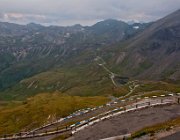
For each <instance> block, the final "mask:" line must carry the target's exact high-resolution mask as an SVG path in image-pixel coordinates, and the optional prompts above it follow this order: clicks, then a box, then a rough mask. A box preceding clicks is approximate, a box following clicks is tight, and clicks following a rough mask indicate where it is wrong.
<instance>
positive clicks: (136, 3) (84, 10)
mask: <svg viewBox="0 0 180 140" xmlns="http://www.w3.org/2000/svg"><path fill="white" fill-rule="evenodd" d="M179 5H180V0H149V1H148V0H13V1H12V0H1V2H0V20H1V21H9V22H17V23H28V22H37V23H41V24H47V25H48V24H56V25H72V24H75V23H80V24H84V25H89V24H93V23H95V22H97V21H99V20H103V19H108V18H115V19H120V20H125V21H128V20H139V21H146V22H148V21H153V20H157V19H158V18H161V17H163V16H165V15H167V14H169V13H171V12H173V11H175V10H177V9H179V8H180V7H179Z"/></svg>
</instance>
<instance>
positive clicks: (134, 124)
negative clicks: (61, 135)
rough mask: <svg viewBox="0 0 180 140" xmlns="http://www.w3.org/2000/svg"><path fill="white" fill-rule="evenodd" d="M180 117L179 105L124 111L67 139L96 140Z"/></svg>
mask: <svg viewBox="0 0 180 140" xmlns="http://www.w3.org/2000/svg"><path fill="white" fill-rule="evenodd" d="M176 117H180V105H170V106H159V107H153V108H147V109H143V110H139V111H135V112H130V113H125V114H122V115H119V116H116V117H113V118H110V119H109V120H104V121H102V122H99V123H97V124H95V125H94V126H90V127H88V128H86V129H84V130H82V131H79V132H77V133H76V134H75V135H74V136H73V137H71V138H69V140H98V139H103V138H108V137H113V136H118V135H123V134H128V133H132V132H135V131H137V130H139V129H142V128H144V127H147V126H151V125H155V124H157V123H162V122H165V121H167V120H170V119H174V118H176Z"/></svg>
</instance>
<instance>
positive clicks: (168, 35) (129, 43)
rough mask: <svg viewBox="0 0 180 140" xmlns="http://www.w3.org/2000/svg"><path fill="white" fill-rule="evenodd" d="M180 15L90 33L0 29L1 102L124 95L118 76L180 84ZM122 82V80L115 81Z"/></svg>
mask: <svg viewBox="0 0 180 140" xmlns="http://www.w3.org/2000/svg"><path fill="white" fill-rule="evenodd" d="M179 18H180V11H176V12H175V13H172V14H171V15H169V16H167V17H165V18H163V19H160V20H158V21H156V22H154V23H152V24H133V25H128V24H126V23H125V22H122V21H116V20H111V19H110V20H106V21H102V22H99V23H97V24H95V25H93V26H91V27H83V26H81V25H74V26H70V27H57V26H49V27H44V26H41V25H37V24H33V23H31V24H28V25H25V26H22V25H16V24H10V23H0V30H2V32H1V33H0V62H1V63H0V89H1V93H0V94H1V97H6V98H9V96H11V97H13V98H16V97H21V98H23V97H27V96H32V95H34V94H36V93H40V92H44V91H48V92H51V91H56V90H59V91H60V92H63V93H67V94H69V95H81V96H89V95H101V94H111V93H112V94H115V95H117V94H118V95H122V94H123V93H124V92H125V93H126V92H127V87H121V88H119V87H114V85H113V83H112V82H111V80H112V78H113V75H111V76H109V74H110V73H108V72H107V71H105V69H103V67H102V64H99V63H97V62H96V61H95V60H96V58H97V57H100V58H102V63H103V66H105V67H106V68H108V69H109V70H110V71H111V74H112V72H113V73H115V74H116V75H118V76H127V77H129V78H130V79H142V80H165V81H173V82H179V80H180V65H179V62H180V22H179V20H178V19H179ZM116 79H117V77H116Z"/></svg>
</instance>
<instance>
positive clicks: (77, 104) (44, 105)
mask: <svg viewBox="0 0 180 140" xmlns="http://www.w3.org/2000/svg"><path fill="white" fill-rule="evenodd" d="M107 101H108V99H107V98H106V97H102V96H98V97H78V96H68V95H63V94H60V93H53V94H49V93H44V94H39V95H37V96H35V97H32V98H28V99H27V100H26V101H23V102H18V103H17V102H13V103H10V104H8V105H6V106H5V107H3V108H0V114H1V115H0V134H5V133H14V132H19V131H23V130H29V129H32V128H36V127H38V126H40V125H42V124H44V123H47V122H48V121H52V120H55V119H57V118H59V117H64V116H67V115H68V114H70V113H72V112H74V111H76V110H78V109H81V108H86V107H94V106H98V105H101V104H104V103H106V102H107Z"/></svg>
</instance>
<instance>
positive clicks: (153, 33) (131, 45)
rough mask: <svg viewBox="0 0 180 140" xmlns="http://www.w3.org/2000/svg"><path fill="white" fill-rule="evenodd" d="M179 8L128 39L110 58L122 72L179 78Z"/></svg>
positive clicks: (175, 79) (144, 75)
mask: <svg viewBox="0 0 180 140" xmlns="http://www.w3.org/2000/svg"><path fill="white" fill-rule="evenodd" d="M179 18H180V10H178V11H176V12H174V13H172V14H171V15H168V16H166V17H165V18H163V19H160V20H158V21H157V22H155V23H153V24H152V25H151V26H150V27H148V28H147V29H145V30H144V31H143V32H141V33H140V34H138V35H137V36H135V37H133V38H131V39H130V40H128V41H127V42H126V44H125V45H124V44H123V45H124V46H123V48H121V50H120V51H119V52H117V53H116V54H115V55H116V57H115V58H113V59H114V62H115V64H116V66H115V67H118V69H119V70H121V71H122V73H123V74H127V75H129V76H135V77H137V78H142V79H151V80H162V79H164V80H165V79H166V80H167V79H171V80H174V81H178V80H180V21H179V20H178V19H179Z"/></svg>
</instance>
